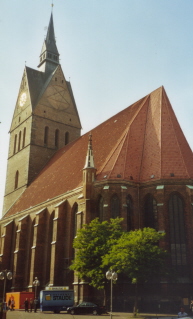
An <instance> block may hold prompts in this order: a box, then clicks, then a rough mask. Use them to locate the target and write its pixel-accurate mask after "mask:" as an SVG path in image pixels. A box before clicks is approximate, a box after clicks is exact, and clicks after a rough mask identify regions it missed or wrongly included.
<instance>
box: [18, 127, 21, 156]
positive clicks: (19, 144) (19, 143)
mask: <svg viewBox="0 0 193 319" xmlns="http://www.w3.org/2000/svg"><path fill="white" fill-rule="evenodd" d="M20 149H21V131H20V132H19V141H18V151H20Z"/></svg>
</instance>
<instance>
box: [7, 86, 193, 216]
mask: <svg viewBox="0 0 193 319" xmlns="http://www.w3.org/2000/svg"><path fill="white" fill-rule="evenodd" d="M89 134H90V133H87V134H85V135H83V136H81V137H80V138H78V139H77V140H75V141H73V142H72V143H70V144H68V145H66V146H65V147H63V148H62V149H60V150H59V151H58V152H57V153H56V154H55V155H54V156H53V157H52V158H51V160H50V161H49V162H48V164H47V165H46V166H45V168H44V169H43V170H42V171H41V173H40V174H39V175H38V176H37V178H36V179H35V180H34V181H33V182H32V183H31V185H30V186H29V187H28V188H27V189H26V190H25V191H24V193H23V194H22V195H21V196H20V198H19V199H18V201H17V202H16V203H15V204H14V205H13V207H12V208H11V209H10V210H9V211H8V212H7V214H6V215H5V217H6V216H9V215H13V214H15V213H17V212H20V211H23V210H25V209H27V208H29V207H33V206H35V205H38V204H39V203H43V202H45V201H47V200H48V199H51V198H56V197H57V196H59V195H62V194H65V193H66V192H70V191H71V190H73V189H76V188H78V187H80V186H82V169H83V167H84V166H85V158H86V155H87V152H88V138H89ZM92 144H93V153H92V156H94V159H95V168H96V169H97V172H96V182H101V181H106V182H107V183H108V181H110V180H114V181H118V180H119V181H122V182H124V181H126V182H130V183H134V184H135V183H146V182H148V183H149V182H151V181H157V182H158V183H165V182H167V183H170V182H171V183H173V181H174V180H177V181H180V182H183V181H184V182H185V183H187V182H190V183H192V180H193V154H192V150H191V149H190V147H189V145H188V143H187V141H186V138H185V136H184V134H183V132H182V130H181V128H180V125H179V123H178V121H177V119H176V116H175V114H174V111H173V109H172V106H171V104H170V102H169V99H168V97H167V95H166V92H165V90H164V88H163V87H160V88H158V89H157V90H155V91H153V92H152V93H150V94H148V95H147V96H145V97H144V98H142V99H141V100H139V101H137V102H136V103H134V104H132V105H131V106H129V107H127V108H126V109H124V110H123V111H122V112H120V113H118V114H116V115H114V116H113V117H111V118H110V119H108V120H107V121H105V122H104V123H102V124H101V125H99V126H97V127H96V128H94V129H93V130H92ZM90 149H91V148H90V144H89V151H90Z"/></svg>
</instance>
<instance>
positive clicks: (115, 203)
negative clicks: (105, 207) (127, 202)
mask: <svg viewBox="0 0 193 319" xmlns="http://www.w3.org/2000/svg"><path fill="white" fill-rule="evenodd" d="M119 215H120V201H119V197H118V196H117V194H114V195H113V196H112V197H111V218H116V217H119Z"/></svg>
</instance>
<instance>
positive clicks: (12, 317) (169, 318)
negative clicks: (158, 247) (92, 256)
mask: <svg viewBox="0 0 193 319" xmlns="http://www.w3.org/2000/svg"><path fill="white" fill-rule="evenodd" d="M45 317H48V319H54V318H57V319H61V318H63V319H83V318H84V319H93V317H94V318H98V319H99V318H101V319H102V317H104V319H107V318H110V314H105V315H101V316H93V315H70V314H67V313H66V312H61V313H60V314H54V313H52V312H39V311H38V312H36V313H34V312H32V313H31V312H25V311H23V310H14V311H7V315H6V319H28V318H30V319H34V318H36V319H45ZM112 318H113V319H128V318H129V319H132V318H135V319H161V318H163V319H173V318H174V319H175V318H177V315H174V314H147V313H142V314H138V315H137V317H134V316H133V313H122V312H114V313H113V314H112ZM188 318H191V319H193V317H188ZM188 318H187V319H188Z"/></svg>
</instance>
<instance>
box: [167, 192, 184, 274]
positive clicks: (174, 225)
mask: <svg viewBox="0 0 193 319" xmlns="http://www.w3.org/2000/svg"><path fill="white" fill-rule="evenodd" d="M169 221H170V245H171V258H172V264H173V265H174V266H176V267H177V268H178V271H181V272H182V274H183V272H184V271H185V266H186V263H187V255H186V236H185V225H184V203H183V200H182V198H181V197H180V196H179V195H178V194H172V195H171V196H170V200H169Z"/></svg>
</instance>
